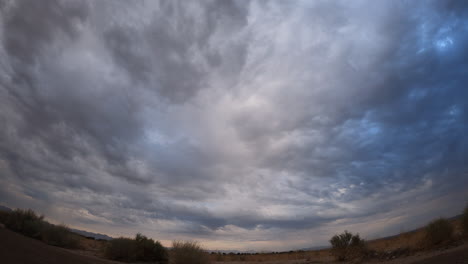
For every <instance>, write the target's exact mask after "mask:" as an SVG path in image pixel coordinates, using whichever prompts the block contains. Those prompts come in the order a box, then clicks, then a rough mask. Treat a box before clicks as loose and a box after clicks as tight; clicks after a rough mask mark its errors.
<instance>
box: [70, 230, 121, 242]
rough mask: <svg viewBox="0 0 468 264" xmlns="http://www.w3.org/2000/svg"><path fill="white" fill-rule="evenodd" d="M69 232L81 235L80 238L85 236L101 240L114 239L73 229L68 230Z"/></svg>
mask: <svg viewBox="0 0 468 264" xmlns="http://www.w3.org/2000/svg"><path fill="white" fill-rule="evenodd" d="M70 230H71V231H72V232H73V233H76V234H78V235H82V236H85V237H92V238H94V239H103V240H112V239H114V238H112V237H110V236H108V235H104V234H99V233H93V232H88V231H84V230H79V229H73V228H70Z"/></svg>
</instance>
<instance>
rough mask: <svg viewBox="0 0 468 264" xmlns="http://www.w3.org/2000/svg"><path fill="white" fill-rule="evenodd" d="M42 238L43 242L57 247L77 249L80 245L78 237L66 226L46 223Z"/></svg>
mask: <svg viewBox="0 0 468 264" xmlns="http://www.w3.org/2000/svg"><path fill="white" fill-rule="evenodd" d="M41 237H42V241H44V242H46V243H47V244H49V245H53V246H57V247H64V248H77V247H78V244H79V241H78V237H77V235H76V234H73V233H72V232H71V231H70V228H68V227H67V226H65V225H53V224H49V223H46V224H44V226H43V230H42V233H41Z"/></svg>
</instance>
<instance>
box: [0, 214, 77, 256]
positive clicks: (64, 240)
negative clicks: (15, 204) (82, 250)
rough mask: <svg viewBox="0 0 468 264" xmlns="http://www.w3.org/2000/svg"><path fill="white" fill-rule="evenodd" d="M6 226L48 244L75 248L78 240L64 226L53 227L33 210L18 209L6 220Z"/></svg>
mask: <svg viewBox="0 0 468 264" xmlns="http://www.w3.org/2000/svg"><path fill="white" fill-rule="evenodd" d="M4 223H5V226H6V227H7V228H9V229H11V230H13V231H15V232H18V233H21V234H23V235H25V236H28V237H32V238H36V239H40V240H42V241H44V242H45V243H47V244H50V245H53V246H58V247H66V248H75V247H77V246H78V238H77V237H76V236H75V235H74V234H73V233H72V232H71V231H70V229H69V228H68V227H66V226H64V225H53V224H51V223H49V222H47V221H45V220H44V216H43V215H37V214H36V213H35V212H34V211H33V210H31V209H28V210H21V209H16V210H14V211H12V212H9V213H8V215H7V216H6V217H5V219H4Z"/></svg>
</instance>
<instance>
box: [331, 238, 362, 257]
mask: <svg viewBox="0 0 468 264" xmlns="http://www.w3.org/2000/svg"><path fill="white" fill-rule="evenodd" d="M330 244H331V245H332V250H331V252H332V255H333V256H335V258H336V259H337V260H339V261H344V260H351V259H355V258H361V257H363V256H364V255H365V251H366V250H365V242H364V240H363V239H361V238H360V237H359V234H356V235H353V234H352V233H349V232H348V231H344V233H342V234H340V235H334V236H333V237H332V238H331V239H330Z"/></svg>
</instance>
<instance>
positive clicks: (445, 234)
mask: <svg viewBox="0 0 468 264" xmlns="http://www.w3.org/2000/svg"><path fill="white" fill-rule="evenodd" d="M425 232H426V236H425V238H424V239H425V243H427V245H428V246H436V245H439V244H442V243H444V242H447V241H450V240H451V239H452V237H453V226H452V224H450V222H449V221H448V220H447V219H445V218H439V219H437V220H434V221H432V222H430V223H429V224H428V225H427V226H426V227H425Z"/></svg>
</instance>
